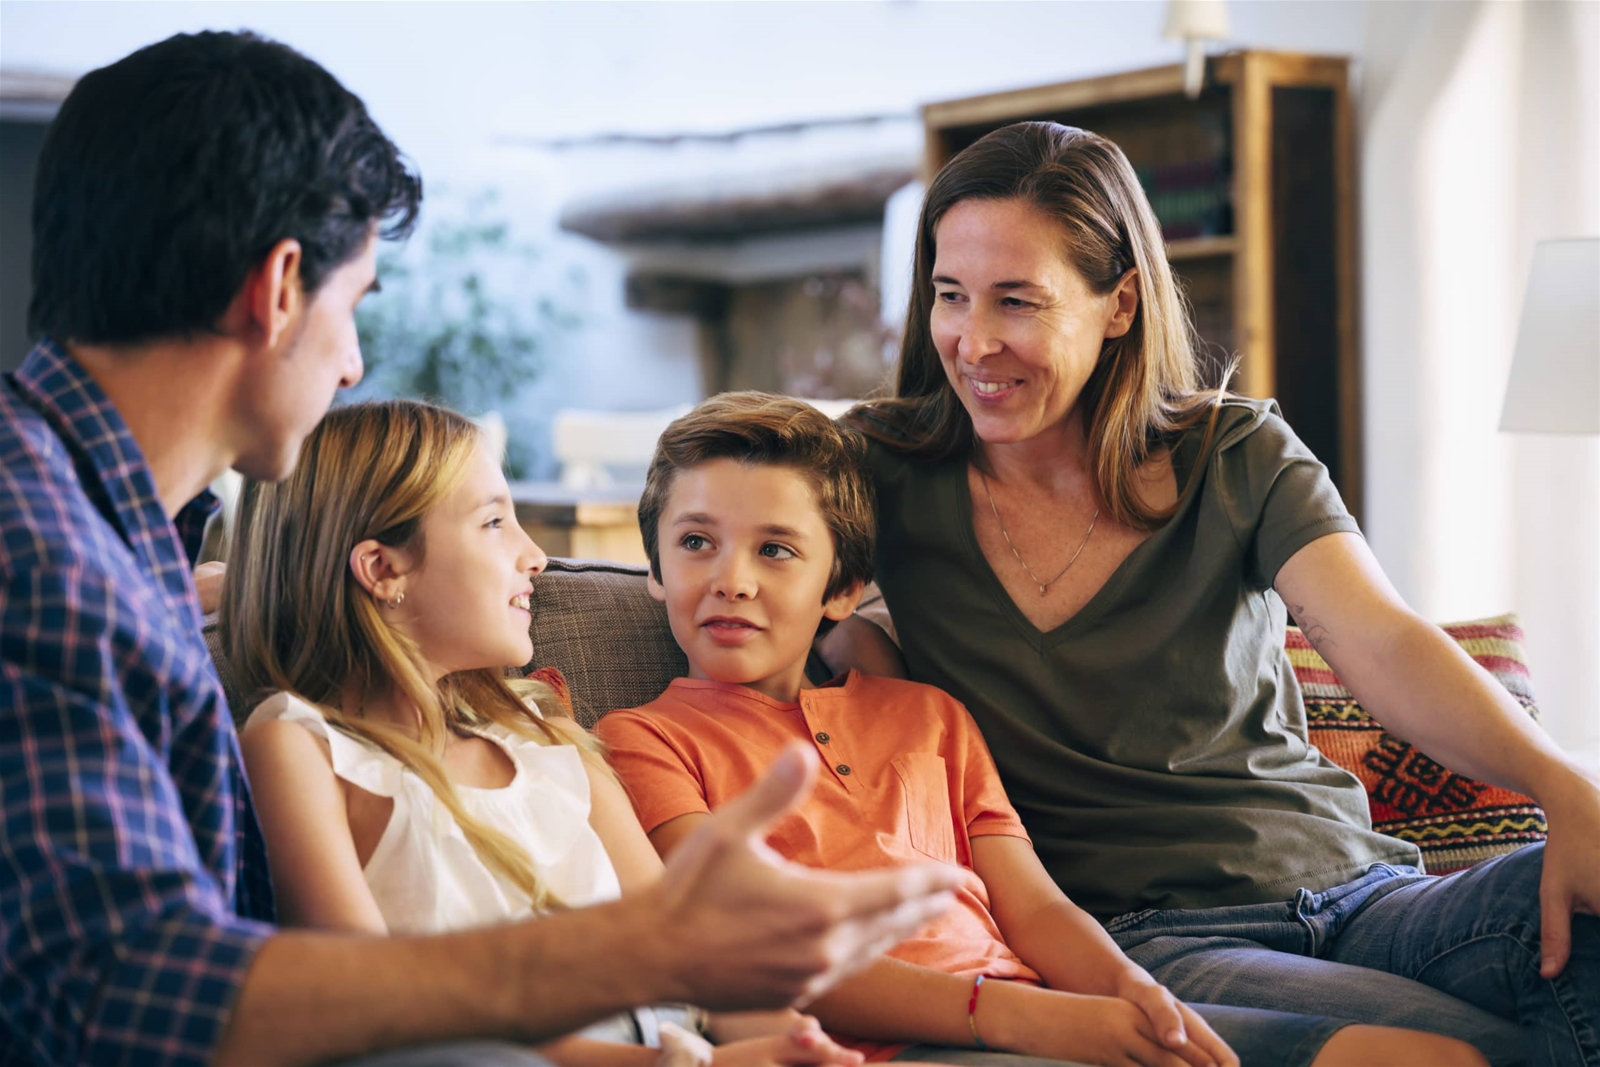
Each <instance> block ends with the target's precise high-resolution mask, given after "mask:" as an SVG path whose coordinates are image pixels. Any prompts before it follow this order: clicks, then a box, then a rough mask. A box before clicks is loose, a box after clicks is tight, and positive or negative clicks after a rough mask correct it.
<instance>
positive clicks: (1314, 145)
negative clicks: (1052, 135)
mask: <svg viewBox="0 0 1600 1067" xmlns="http://www.w3.org/2000/svg"><path fill="white" fill-rule="evenodd" d="M1349 81H1350V71H1349V61H1348V60H1347V59H1344V58H1341V57H1333V56H1308V55H1299V54H1293V53H1285V52H1264V51H1244V52H1231V53H1228V54H1227V55H1222V56H1216V57H1213V58H1211V59H1209V60H1208V61H1207V64H1206V79H1205V85H1204V88H1203V89H1202V91H1201V94H1200V96H1199V98H1198V99H1195V100H1191V99H1189V98H1188V97H1186V96H1185V95H1184V94H1183V69H1182V67H1181V66H1178V65H1173V66H1170V67H1156V68H1152V69H1150V70H1139V71H1131V72H1128V73H1125V74H1111V75H1106V76H1103V77H1098V78H1086V79H1082V80H1080V81H1073V82H1063V83H1061V84H1059V85H1045V86H1038V87H1035V88H1030V89H1018V90H1015V91H1013V92H1004V93H991V94H988V95H985V96H977V97H969V98H967V99H964V100H950V101H945V102H943V103H937V104H930V105H928V106H926V107H924V108H923V109H922V114H923V122H924V124H925V126H926V129H927V160H926V168H927V173H928V175H930V176H931V175H932V174H933V173H934V172H935V171H937V170H938V168H940V167H942V166H943V165H944V164H945V163H946V162H947V161H948V160H949V159H950V158H951V157H952V156H953V155H955V154H956V153H957V152H959V151H961V149H963V148H965V147H967V146H968V145H970V144H972V143H973V142H974V141H976V140H977V139H978V138H980V137H982V136H983V135H984V134H986V133H988V132H990V131H991V130H994V129H997V128H999V127H1000V126H1004V125H1007V124H1008V123H1012V122H1021V121H1024V120H1029V119H1046V120H1050V121H1054V122H1062V123H1066V124H1067V125H1071V126H1081V127H1083V128H1084V129H1088V130H1093V131H1094V132H1096V133H1099V134H1101V135H1103V136H1105V137H1108V138H1110V139H1111V140H1113V141H1115V142H1116V143H1117V144H1118V145H1119V146H1121V148H1122V150H1123V152H1124V153H1126V155H1127V156H1128V160H1129V162H1131V163H1132V164H1133V165H1134V168H1135V169H1136V170H1138V171H1139V174H1140V180H1141V181H1142V182H1144V183H1145V188H1146V192H1147V193H1149V194H1150V198H1151V203H1152V205H1153V206H1154V207H1155V208H1156V214H1157V217H1158V218H1160V219H1161V220H1162V223H1163V231H1164V232H1165V234H1166V237H1167V258H1168V260H1169V261H1170V262H1171V263H1172V265H1173V269H1174V271H1175V272H1176V273H1177V275H1178V277H1179V279H1180V281H1181V283H1182V285H1183V287H1184V290H1185V293H1186V295H1187V296H1188V299H1189V301H1190V304H1191V306H1192V307H1193V309H1194V317H1195V325H1196V328H1197V329H1198V331H1199V333H1200V336H1201V338H1202V340H1203V341H1204V342H1205V344H1204V346H1203V348H1204V351H1203V352H1202V360H1203V362H1204V363H1205V366H1206V370H1207V373H1209V374H1211V375H1212V377H1213V379H1215V378H1216V377H1220V369H1221V368H1222V367H1223V366H1225V365H1226V363H1227V361H1228V360H1229V358H1231V357H1232V356H1234V355H1237V356H1238V357H1239V359H1240V369H1239V375H1238V377H1237V378H1236V379H1235V380H1234V382H1233V388H1234V389H1236V390H1237V391H1239V392H1242V393H1244V394H1246V395H1248V396H1257V397H1268V396H1270V397H1276V398H1277V400H1278V402H1279V404H1280V405H1281V406H1282V408H1283V413H1284V417H1285V418H1287V419H1288V420H1289V423H1290V425H1291V426H1293V427H1294V429H1295V432H1296V433H1298V434H1299V435H1300V437H1301V438H1302V439H1303V440H1304V441H1305V443H1306V444H1307V445H1308V446H1309V447H1310V448H1311V450H1312V451H1313V452H1315V453H1316V455H1317V457H1318V458H1319V459H1321V460H1322V461H1323V462H1324V463H1325V464H1327V466H1328V469H1329V471H1330V473H1331V474H1332V476H1333V479H1334V482H1335V483H1336V484H1337V485H1338V486H1339V490H1340V492H1341V493H1342V494H1343V495H1344V499H1345V504H1346V505H1347V506H1348V507H1349V508H1350V510H1351V512H1352V513H1353V514H1355V515H1356V516H1357V517H1358V518H1359V517H1360V514H1361V503H1362V499H1361V495H1362V485H1361V380H1360V367H1359V360H1360V351H1359V347H1358V337H1357V327H1356V322H1357V319H1356V315H1357V299H1358V293H1357V284H1356V281H1357V278H1356V250H1355V235H1356V219H1355V212H1356V203H1355V155H1354V143H1353V132H1352V131H1353V128H1354V127H1353V116H1352V113H1351V100H1350V88H1349ZM1172 183H1176V184H1172Z"/></svg>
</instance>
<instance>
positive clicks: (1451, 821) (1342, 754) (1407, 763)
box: [1284, 615, 1547, 874]
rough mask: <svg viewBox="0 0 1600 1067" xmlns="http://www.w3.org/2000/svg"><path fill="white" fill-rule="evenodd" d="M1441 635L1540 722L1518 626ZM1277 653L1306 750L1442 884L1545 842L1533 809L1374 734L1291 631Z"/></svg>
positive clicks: (1489, 625)
mask: <svg viewBox="0 0 1600 1067" xmlns="http://www.w3.org/2000/svg"><path fill="white" fill-rule="evenodd" d="M1444 631H1445V633H1447V634H1449V635H1450V636H1451V637H1452V638H1454V639H1455V640H1456V641H1457V642H1458V643H1459V644H1460V645H1461V647H1462V648H1463V649H1465V650H1466V652H1467V654H1468V655H1469V656H1471V657H1472V658H1473V659H1474V660H1476V661H1477V662H1478V664H1479V665H1481V666H1482V667H1483V668H1484V669H1485V670H1487V671H1488V672H1489V673H1490V674H1491V675H1493V676H1494V677H1495V679H1496V680H1497V681H1498V682H1499V683H1500V684H1501V685H1503V686H1505V688H1506V689H1507V691H1509V692H1510V693H1511V695H1512V696H1513V697H1515V698H1516V701H1517V703H1518V704H1521V705H1522V707H1523V708H1524V709H1525V710H1526V711H1527V712H1528V714H1529V715H1530V716H1532V717H1533V718H1534V719H1538V717H1539V712H1538V709H1537V707H1536V706H1535V705H1534V701H1533V689H1532V686H1531V685H1530V683H1529V677H1528V665H1527V656H1526V655H1525V654H1524V652H1523V634H1522V628H1521V627H1520V626H1518V625H1517V619H1516V616H1514V615H1503V616H1500V617H1499V618H1494V619H1484V620H1481V621H1478V622H1467V623H1458V624H1456V625H1451V626H1446V627H1444ZM1284 644H1285V646H1286V647H1287V648H1288V651H1289V660H1290V662H1291V663H1292V664H1293V665H1294V673H1295V677H1296V678H1297V679H1298V680H1299V682H1300V691H1301V695H1302V697H1303V699H1304V701H1305V708H1306V728H1307V729H1306V732H1307V734H1308V735H1309V737H1310V740H1311V743H1312V744H1314V745H1316V746H1317V748H1319V749H1320V750H1321V751H1322V753H1323V754H1324V755H1326V756H1327V757H1328V758H1329V759H1331V760H1333V762H1335V763H1337V764H1338V765H1339V766H1341V767H1343V768H1345V769H1346V770H1348V771H1350V772H1351V773H1352V774H1354V775H1355V776H1356V777H1357V778H1359V779H1361V784H1362V785H1363V786H1365V787H1366V790H1367V799H1368V803H1369V805H1370V807H1371V809H1372V827H1373V829H1375V830H1377V831H1378V832H1380V833H1385V834H1390V835H1392V836H1394V837H1398V838H1400V839H1401V840H1403V841H1410V842H1412V843H1414V844H1415V845H1416V846H1417V847H1418V848H1419V849H1421V850H1422V859H1423V863H1424V864H1425V865H1426V868H1427V870H1428V872H1429V873H1430V874H1448V873H1449V872H1451V871H1455V870H1460V869H1462V868H1463V867H1470V866H1472V864H1474V863H1477V862H1478V861H1479V860H1484V859H1488V858H1489V857H1491V856H1498V855H1502V854H1504V853H1507V852H1513V851H1515V850H1516V849H1519V848H1521V847H1522V846H1523V845H1525V844H1527V843H1528V842H1530V841H1543V840H1544V839H1545V837H1546V831H1547V827H1546V825H1545V819H1544V812H1543V811H1541V810H1540V809H1539V807H1538V805H1537V804H1535V803H1534V802H1533V801H1532V800H1530V799H1529V798H1527V797H1525V796H1523V795H1522V794H1521V793H1516V792H1513V791H1512V790H1509V789H1502V788H1500V787H1499V786H1493V785H1488V784H1486V783H1484V782H1479V781H1476V780H1474V779H1472V778H1468V777H1466V776H1465V775H1461V774H1456V773H1455V772H1454V771H1449V770H1446V769H1445V768H1444V767H1441V766H1440V765H1439V764H1437V763H1435V762H1434V761H1433V760H1431V759H1429V758H1428V757H1427V756H1424V755H1423V754H1422V753H1421V752H1418V751H1417V750H1416V749H1415V748H1413V747H1412V746H1411V745H1410V744H1409V743H1407V742H1405V741H1402V740H1400V739H1399V738H1398V737H1395V736H1394V735H1393V734H1391V733H1389V732H1388V731H1387V730H1385V729H1384V728H1383V727H1382V726H1380V725H1378V723H1376V722H1375V721H1373V719H1372V717H1371V716H1369V715H1368V714H1367V713H1366V711H1364V710H1363V709H1362V707H1361V705H1360V704H1358V703H1357V702H1356V699H1355V697H1353V696H1352V695H1351V694H1350V690H1349V689H1347V688H1345V686H1344V683H1343V682H1341V681H1339V679H1338V677H1337V676H1335V675H1334V673H1333V671H1332V670H1331V669H1330V668H1329V667H1328V664H1327V661H1325V660H1324V659H1323V658H1322V657H1321V656H1320V655H1318V653H1317V650H1316V649H1314V648H1312V647H1311V642H1310V641H1309V640H1307V639H1306V636H1305V634H1303V633H1302V632H1301V631H1300V630H1299V629H1298V628H1296V627H1293V626H1291V627H1290V628H1289V633H1288V637H1287V639H1286V640H1285V642H1284Z"/></svg>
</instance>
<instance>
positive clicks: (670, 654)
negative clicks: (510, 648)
mask: <svg viewBox="0 0 1600 1067" xmlns="http://www.w3.org/2000/svg"><path fill="white" fill-rule="evenodd" d="M647 574H648V571H647V570H646V569H645V568H644V567H641V566H634V565H632V564H627V563H605V562H598V561H593V560H573V559H552V560H551V561H550V565H549V566H548V567H547V568H546V569H545V571H544V573H543V574H541V575H539V577H537V578H535V579H534V582H533V602H532V608H533V623H532V625H531V626H530V627H529V634H530V636H531V637H532V638H533V663H531V664H529V666H530V667H532V666H535V665H537V666H543V667H556V668H558V669H559V670H560V671H561V673H562V675H563V676H564V677H565V678H566V680H567V685H568V687H570V689H571V692H572V709H573V713H574V715H576V716H577V719H578V721H579V722H580V723H582V724H583V725H584V726H585V727H592V726H594V724H595V723H596V722H598V721H599V719H600V716H602V715H604V714H605V713H606V712H608V711H610V710H612V709H613V708H632V707H638V706H639V705H640V704H645V703H648V702H649V701H652V700H654V699H655V698H656V697H658V696H660V695H661V694H662V692H663V691H665V690H666V688H667V686H668V685H670V684H671V683H672V680H673V679H674V678H682V677H683V676H684V675H685V674H687V673H688V671H689V663H688V661H687V660H686V659H684V656H683V653H682V652H681V651H680V650H679V648H678V643H677V642H676V641H674V640H673V639H672V629H671V627H669V626H668V625H667V609H666V608H665V607H664V606H663V605H661V604H659V603H657V602H656V600H655V599H654V598H653V597H651V595H650V590H649V588H648V587H647V586H646V584H645V579H646V576H647Z"/></svg>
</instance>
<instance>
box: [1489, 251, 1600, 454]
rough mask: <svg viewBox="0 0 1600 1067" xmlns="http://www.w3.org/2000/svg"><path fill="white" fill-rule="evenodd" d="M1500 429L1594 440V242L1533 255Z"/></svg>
mask: <svg viewBox="0 0 1600 1067" xmlns="http://www.w3.org/2000/svg"><path fill="white" fill-rule="evenodd" d="M1500 429H1502V430H1512V431H1521V432H1524V433H1595V434H1600V237H1580V238H1574V239H1572V240H1565V241H1540V242H1539V244H1538V245H1537V246H1536V247H1535V248H1534V250H1533V270H1532V271H1531V272H1530V273H1529V274H1528V291H1527V294H1526V295H1525V296H1524V297H1523V299H1522V322H1521V325H1519V326H1518V327H1517V349H1516V354H1515V355H1514V356H1513V357H1512V360H1511V380H1510V381H1509V382H1507V383H1506V406H1505V410H1504V411H1503V412H1502V413H1501V415H1500Z"/></svg>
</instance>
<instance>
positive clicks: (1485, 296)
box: [1362, 2, 1600, 767]
mask: <svg viewBox="0 0 1600 1067" xmlns="http://www.w3.org/2000/svg"><path fill="white" fill-rule="evenodd" d="M1367 41H1368V45H1367V48H1366V49H1365V54H1366V59H1367V64H1366V78H1365V86H1364V99H1363V129H1364V136H1363V158H1364V165H1363V173H1362V196H1363V208H1364V220H1363V238H1364V241H1363V243H1364V264H1363V275H1364V277H1363V286H1364V292H1363V301H1364V305H1365V309H1364V316H1363V318H1364V326H1365V330H1364V334H1365V336H1364V356H1365V390H1366V392H1365V396H1366V424H1367V435H1368V436H1367V442H1366V443H1367V450H1366V454H1367V471H1366V476H1367V515H1366V531H1367V535H1368V538H1369V540H1370V541H1371V543H1372V546H1373V549H1374V550H1375V551H1376V553H1377V555H1378V558H1379V559H1380V560H1381V561H1382V563H1383V565H1384V568H1385V570H1386V571H1387V572H1388V574H1389V576H1390V577H1391V578H1392V579H1393V580H1394V583H1395V585H1396V587H1397V588H1398V589H1399V590H1400V592H1401V594H1402V595H1403V596H1405V598H1406V599H1407V600H1408V601H1409V602H1410V603H1411V604H1412V605H1413V606H1414V607H1416V608H1417V609H1418V610H1419V611H1420V612H1422V613H1423V614H1424V615H1427V616H1429V617H1431V618H1435V619H1439V620H1458V619H1470V618H1474V617H1481V616H1485V615H1491V614H1499V613H1501V612H1504V611H1507V610H1515V611H1517V612H1518V613H1519V614H1521V615H1522V617H1523V622H1524V625H1525V627H1526V630H1527V634H1528V646H1529V659H1530V662H1531V667H1532V670H1533V677H1534V683H1535V689H1536V694H1537V696H1538V697H1539V700H1540V704H1541V706H1542V707H1543V709H1544V713H1545V725H1546V728H1547V729H1548V730H1549V731H1550V732H1551V734H1553V735H1554V736H1555V737H1556V739H1557V740H1558V741H1559V742H1560V743H1561V744H1562V746H1563V747H1564V748H1566V749H1567V750H1568V751H1571V752H1573V753H1575V754H1577V755H1578V756H1579V757H1580V758H1581V759H1583V760H1584V761H1585V762H1587V763H1589V764H1591V765H1593V766H1596V767H1600V440H1596V439H1594V438H1584V437H1565V438H1563V437H1538V436H1532V435H1510V434H1502V433H1500V432H1499V430H1498V424H1499V419H1500V404H1501V398H1502V397H1503V395H1504V388H1505V381H1506V378H1507V376H1508V374H1509V372H1510V361H1511V352H1512V349H1513V346H1514V343H1515V339H1516V330H1517V318H1518V313H1519V310H1520V307H1521V301H1522V294H1523V290H1524V288H1525V286H1526V281H1527V276H1528V269H1529V266H1530V263H1531V258H1532V253H1533V245H1534V242H1535V241H1536V240H1538V239H1540V238H1546V237H1570V236H1582V235H1593V234H1597V233H1600V167H1597V165H1596V157H1597V146H1600V88H1597V81H1596V68H1597V66H1600V7H1597V6H1596V5H1594V4H1586V3H1537V4H1508V3H1464V2H1448V3H1436V4H1376V5H1373V6H1372V8H1371V9H1370V18H1369V22H1368V26H1367Z"/></svg>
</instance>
